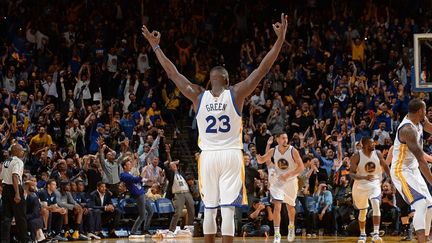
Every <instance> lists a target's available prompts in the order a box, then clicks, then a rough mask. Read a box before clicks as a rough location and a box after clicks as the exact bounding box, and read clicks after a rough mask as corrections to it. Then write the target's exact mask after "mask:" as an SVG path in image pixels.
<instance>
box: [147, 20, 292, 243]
mask: <svg viewBox="0 0 432 243" xmlns="http://www.w3.org/2000/svg"><path fill="white" fill-rule="evenodd" d="M287 25H288V21H287V16H286V15H284V14H282V15H281V22H280V23H279V22H278V23H276V24H273V30H274V31H275V33H276V35H277V40H276V42H275V43H274V45H273V47H272V48H271V50H270V51H269V52H268V53H267V55H266V56H265V57H264V58H263V60H262V61H261V63H260V65H259V67H258V68H257V69H256V70H254V71H253V72H252V73H251V74H250V75H249V77H247V78H246V79H245V80H244V81H242V82H239V83H237V84H236V85H234V86H231V87H230V86H229V76H228V72H227V70H226V69H225V68H224V67H221V66H218V67H214V68H213V69H212V70H211V71H210V82H211V87H212V89H211V90H206V91H205V90H204V88H203V87H201V86H199V85H196V84H192V83H191V82H190V81H189V80H187V79H186V77H185V76H183V75H182V74H180V73H179V72H178V70H177V68H176V67H175V65H174V64H173V63H172V62H171V61H170V60H169V59H168V58H167V57H166V56H165V54H164V53H163V51H162V49H161V48H160V46H159V41H160V33H159V32H157V31H153V32H152V33H150V32H149V31H148V29H147V27H146V26H143V28H142V31H143V35H144V37H145V38H146V39H147V40H148V41H149V43H150V45H151V46H152V48H153V51H154V52H155V54H156V56H157V58H158V60H159V62H160V64H161V65H162V67H163V68H164V70H165V71H166V72H167V74H168V78H169V79H171V80H172V81H174V83H175V84H176V86H177V88H178V89H179V90H180V92H181V93H182V94H183V95H184V96H186V97H187V98H188V99H189V100H191V101H192V103H193V106H194V109H195V111H196V112H197V125H198V130H199V147H200V149H201V150H202V153H201V155H200V160H199V162H198V170H199V187H200V192H201V198H202V200H203V202H204V205H205V211H204V222H203V230H204V240H205V242H215V234H216V230H217V227H216V214H217V208H218V207H222V208H221V214H222V227H221V231H222V235H223V240H222V241H223V242H226V243H228V242H232V241H233V239H234V206H237V205H241V204H247V198H246V190H245V188H244V165H243V161H242V160H243V157H242V152H241V149H243V144H242V135H243V134H242V122H241V121H242V120H241V112H242V109H243V104H244V100H245V98H246V97H248V96H249V95H250V94H251V93H252V92H253V91H254V90H255V88H256V87H257V85H258V83H259V82H260V81H261V79H262V78H264V76H265V75H266V74H267V73H268V71H269V70H270V68H271V66H272V65H273V63H274V61H275V60H276V58H277V56H278V54H279V52H280V50H281V48H282V45H283V43H284V40H285V34H286V30H287Z"/></svg>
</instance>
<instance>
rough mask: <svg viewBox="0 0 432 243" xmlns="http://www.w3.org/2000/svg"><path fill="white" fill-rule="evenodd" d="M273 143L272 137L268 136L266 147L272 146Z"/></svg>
mask: <svg viewBox="0 0 432 243" xmlns="http://www.w3.org/2000/svg"><path fill="white" fill-rule="evenodd" d="M273 141H274V137H273V136H270V137H269V139H268V140H267V144H268V145H272V144H273Z"/></svg>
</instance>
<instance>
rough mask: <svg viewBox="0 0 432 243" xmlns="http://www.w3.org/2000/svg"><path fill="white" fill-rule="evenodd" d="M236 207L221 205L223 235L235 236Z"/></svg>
mask: <svg viewBox="0 0 432 243" xmlns="http://www.w3.org/2000/svg"><path fill="white" fill-rule="evenodd" d="M234 212H235V210H234V207H221V214H222V227H221V231H222V235H226V236H234V231H235V225H234Z"/></svg>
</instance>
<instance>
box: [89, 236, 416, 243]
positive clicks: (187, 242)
mask: <svg viewBox="0 0 432 243" xmlns="http://www.w3.org/2000/svg"><path fill="white" fill-rule="evenodd" d="M383 239H384V242H386V243H390V242H400V241H399V239H400V238H399V237H384V238H383ZM371 240H372V239H371V238H370V237H369V238H368V240H367V242H371ZM81 242H82V241H81ZM88 242H89V241H88ZM92 242H97V243H128V242H161V243H204V238H192V239H166V240H155V239H150V238H146V239H145V240H144V239H143V240H128V239H127V238H120V239H103V240H93V241H92ZM216 242H222V238H216ZM234 242H235V243H244V242H256V243H272V242H273V237H269V238H268V239H267V240H266V239H265V238H258V237H247V238H244V239H243V238H241V237H236V238H235V239H234ZM281 242H282V243H286V242H288V241H287V240H286V236H285V237H284V238H282V241H281ZM295 242H328V243H330V242H338V243H339V242H343V243H345V242H346V243H352V242H357V237H330V236H325V237H321V238H317V239H306V238H302V237H297V238H296V240H295ZM413 242H414V241H413Z"/></svg>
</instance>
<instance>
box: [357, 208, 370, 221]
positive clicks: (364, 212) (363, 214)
mask: <svg viewBox="0 0 432 243" xmlns="http://www.w3.org/2000/svg"><path fill="white" fill-rule="evenodd" d="M367 211H368V210H367V209H361V210H360V212H359V216H358V220H359V221H360V222H365V221H366V215H367Z"/></svg>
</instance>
